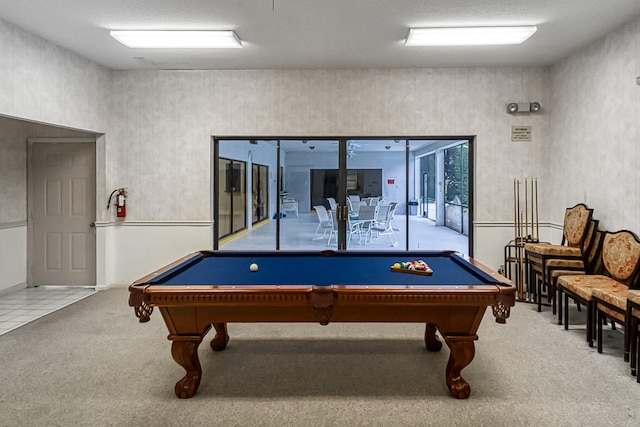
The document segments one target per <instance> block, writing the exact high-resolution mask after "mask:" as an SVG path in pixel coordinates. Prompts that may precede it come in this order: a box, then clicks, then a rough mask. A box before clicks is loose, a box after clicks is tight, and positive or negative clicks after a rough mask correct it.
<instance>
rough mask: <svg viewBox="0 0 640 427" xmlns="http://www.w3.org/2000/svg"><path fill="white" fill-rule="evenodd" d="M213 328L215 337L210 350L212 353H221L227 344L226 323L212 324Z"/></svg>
mask: <svg viewBox="0 0 640 427" xmlns="http://www.w3.org/2000/svg"><path fill="white" fill-rule="evenodd" d="M213 327H214V328H215V330H216V336H215V337H213V339H212V340H211V344H210V345H211V348H212V349H213V351H222V350H224V349H225V348H227V343H228V342H229V333H228V332H227V324H226V323H214V324H213Z"/></svg>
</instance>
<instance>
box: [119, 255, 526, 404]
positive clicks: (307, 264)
mask: <svg viewBox="0 0 640 427" xmlns="http://www.w3.org/2000/svg"><path fill="white" fill-rule="evenodd" d="M414 260H423V261H425V262H426V263H427V264H428V265H429V267H430V268H431V270H433V273H432V274H431V275H426V274H415V273H413V274H410V273H405V272H397V271H392V269H391V267H392V265H393V264H394V263H396V262H398V261H414ZM251 264H256V265H257V267H258V269H257V271H251V269H250V265H251ZM514 304H515V287H514V286H513V285H512V284H511V282H510V281H509V280H508V279H506V278H505V277H503V276H501V275H499V274H498V273H496V272H494V271H492V270H490V269H488V268H487V267H484V266H483V265H481V264H480V263H478V262H476V261H474V260H473V259H472V258H469V257H464V256H461V255H459V254H457V253H454V252H451V251H437V252H352V251H331V250H327V251H320V252H318V251H316V252H311V251H307V252H293V251H255V252H245V251H200V252H196V253H193V254H190V255H188V256H186V257H184V258H182V259H179V260H177V261H176V262H174V263H172V264H170V265H168V266H166V267H163V268H161V269H159V270H157V271H155V272H153V273H151V274H149V275H147V276H146V277H144V278H142V279H140V280H138V281H136V282H134V283H133V284H132V285H131V286H130V287H129V305H130V306H132V307H134V310H135V314H136V316H137V317H138V318H139V320H140V322H146V321H148V320H149V317H150V315H151V314H152V311H153V308H154V307H158V308H159V310H160V313H161V314H162V317H163V318H164V321H165V323H166V325H167V328H168V329H169V337H168V339H169V340H171V341H172V345H171V355H172V356H173V359H174V360H175V361H176V362H177V363H178V364H179V365H180V366H182V367H183V368H184V369H185V371H186V375H185V376H184V378H182V379H181V380H180V381H178V382H177V383H176V386H175V393H176V395H177V396H178V397H180V398H189V397H192V396H193V395H194V394H195V393H196V391H197V389H198V386H199V385H200V378H201V375H202V368H201V366H200V361H199V360H198V346H199V345H200V343H201V342H202V339H203V338H204V336H205V335H206V334H207V332H209V330H210V329H211V328H212V327H213V328H214V329H215V331H216V335H215V337H214V338H213V340H212V341H211V348H212V349H213V350H215V351H221V350H224V349H225V348H226V346H227V343H228V342H229V334H228V332H227V323H232V322H318V323H320V324H321V325H327V324H329V323H330V322H420V323H425V324H426V329H425V335H424V340H425V344H426V348H427V349H428V350H429V351H439V350H440V349H441V348H442V343H441V342H440V341H439V339H438V338H437V337H436V331H439V332H440V335H441V336H442V338H444V341H445V342H446V343H447V346H448V347H449V349H450V356H449V362H448V364H447V367H446V371H445V378H446V384H447V387H448V388H449V390H450V392H451V395H452V396H454V397H457V398H460V399H465V398H467V397H469V394H470V387H469V383H467V381H466V380H465V379H464V378H463V377H462V376H461V374H460V371H462V369H464V368H465V367H466V366H467V365H468V364H469V363H470V362H471V360H472V359H473V356H474V353H475V346H474V343H473V342H474V341H475V340H477V339H478V336H477V335H476V332H477V330H478V327H479V326H480V321H481V320H482V317H483V315H484V312H485V310H486V307H487V306H491V307H492V309H493V315H494V317H495V319H496V321H497V322H498V323H505V320H506V319H507V318H508V317H509V313H510V307H512V306H513V305H514Z"/></svg>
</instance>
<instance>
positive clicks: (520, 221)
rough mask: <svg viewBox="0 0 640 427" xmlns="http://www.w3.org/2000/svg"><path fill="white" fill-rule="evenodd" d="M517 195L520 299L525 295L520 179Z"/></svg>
mask: <svg viewBox="0 0 640 427" xmlns="http://www.w3.org/2000/svg"><path fill="white" fill-rule="evenodd" d="M517 196H518V240H516V249H517V251H518V253H517V254H518V287H519V288H520V289H519V290H518V297H519V298H520V299H522V298H523V296H524V271H523V267H524V258H523V252H524V247H523V244H522V211H521V210H520V180H518V187H517Z"/></svg>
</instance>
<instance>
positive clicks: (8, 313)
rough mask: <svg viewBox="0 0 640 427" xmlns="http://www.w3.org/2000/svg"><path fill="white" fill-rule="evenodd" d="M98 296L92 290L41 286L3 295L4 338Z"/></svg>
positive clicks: (0, 322) (0, 308) (0, 321)
mask: <svg viewBox="0 0 640 427" xmlns="http://www.w3.org/2000/svg"><path fill="white" fill-rule="evenodd" d="M94 293H96V291H95V290H94V289H93V288H91V287H71V286H39V287H35V288H25V289H19V290H16V291H13V292H8V293H6V294H0V335H2V334H5V333H7V332H9V331H12V330H14V329H16V328H18V327H20V326H22V325H25V324H27V323H29V322H32V321H34V320H36V319H39V318H41V317H43V316H46V315H47V314H49V313H53V312H54V311H56V310H60V309H61V308H64V307H66V306H68V305H70V304H73V303H74V302H77V301H80V300H81V299H83V298H86V297H88V296H90V295H93V294H94Z"/></svg>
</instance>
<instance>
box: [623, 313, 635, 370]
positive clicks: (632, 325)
mask: <svg viewBox="0 0 640 427" xmlns="http://www.w3.org/2000/svg"><path fill="white" fill-rule="evenodd" d="M625 332H626V331H625ZM629 342H630V346H631V348H630V349H629V359H630V360H629V365H630V366H631V375H633V376H635V375H636V374H637V369H636V360H637V357H638V322H637V319H636V318H635V317H631V319H629Z"/></svg>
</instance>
